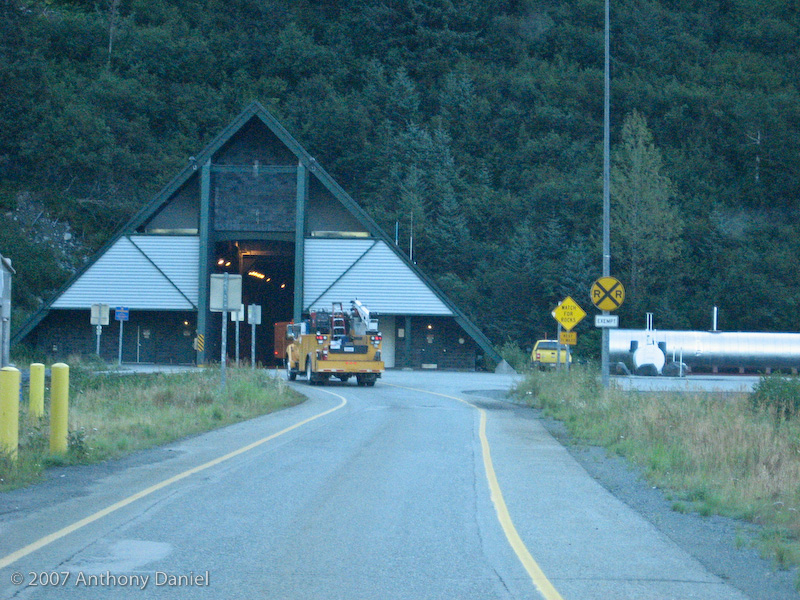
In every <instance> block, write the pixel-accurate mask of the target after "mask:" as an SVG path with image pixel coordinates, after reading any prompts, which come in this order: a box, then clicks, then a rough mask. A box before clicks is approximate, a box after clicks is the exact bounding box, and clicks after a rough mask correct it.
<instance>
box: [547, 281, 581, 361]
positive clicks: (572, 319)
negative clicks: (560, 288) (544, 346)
mask: <svg viewBox="0 0 800 600" xmlns="http://www.w3.org/2000/svg"><path fill="white" fill-rule="evenodd" d="M552 315H553V318H554V319H555V320H556V321H558V345H557V348H556V352H557V354H556V369H559V368H560V365H561V335H562V333H561V328H562V327H563V328H564V329H566V330H567V331H568V332H571V331H572V328H573V327H575V325H577V324H578V323H580V322H581V321H582V320H583V318H584V317H585V316H586V311H584V310H583V309H582V308H581V307H580V306H579V305H578V303H577V302H575V300H573V299H572V298H571V297H570V296H567V297H566V298H564V299H563V300H562V301H561V303H560V304H559V305H558V306H556V307H555V309H554V310H553V312H552ZM569 350H570V349H569V345H568V346H567V370H569Z"/></svg>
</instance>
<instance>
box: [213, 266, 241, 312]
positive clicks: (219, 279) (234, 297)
mask: <svg viewBox="0 0 800 600" xmlns="http://www.w3.org/2000/svg"><path fill="white" fill-rule="evenodd" d="M224 282H225V274H224V273H223V274H222V275H220V274H216V273H215V274H213V275H211V286H210V289H209V294H208V309H209V310H210V311H211V312H222V311H229V312H230V311H234V310H239V305H241V303H242V276H241V275H228V305H227V306H223V305H222V296H223V293H222V291H223V287H224Z"/></svg>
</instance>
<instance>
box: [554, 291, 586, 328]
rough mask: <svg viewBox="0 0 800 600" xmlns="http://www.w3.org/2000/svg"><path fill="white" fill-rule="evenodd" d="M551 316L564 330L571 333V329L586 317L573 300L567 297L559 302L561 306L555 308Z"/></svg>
mask: <svg viewBox="0 0 800 600" xmlns="http://www.w3.org/2000/svg"><path fill="white" fill-rule="evenodd" d="M552 315H553V318H554V319H555V320H556V321H558V322H559V323H561V326H562V327H563V328H564V329H566V330H567V331H572V328H573V327H575V325H577V324H578V323H580V322H581V320H582V319H583V317H585V316H586V312H585V311H584V310H583V309H582V308H581V307H580V306H578V303H577V302H575V300H573V299H572V298H570V297H569V296H567V297H566V298H564V299H563V300H562V301H561V304H559V305H558V306H556V308H555V310H553V312H552Z"/></svg>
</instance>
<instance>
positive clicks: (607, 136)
mask: <svg viewBox="0 0 800 600" xmlns="http://www.w3.org/2000/svg"><path fill="white" fill-rule="evenodd" d="M610 24H611V18H610V11H609V0H605V60H604V63H605V64H604V77H603V80H604V82H603V83H604V85H603V92H604V94H603V95H604V98H603V277H609V276H610V275H611V225H610V221H611V72H610V71H611V69H610V64H611V61H610V54H611V36H610V33H609V31H610ZM603 314H604V315H607V314H608V311H606V310H604V311H603ZM608 356H609V334H608V327H603V347H602V351H601V361H602V365H601V371H602V379H603V387H606V388H607V387H608V383H609V368H608Z"/></svg>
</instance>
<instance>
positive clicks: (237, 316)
mask: <svg viewBox="0 0 800 600" xmlns="http://www.w3.org/2000/svg"><path fill="white" fill-rule="evenodd" d="M236 366H237V367H238V366H239V313H238V312H237V313H236Z"/></svg>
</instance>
